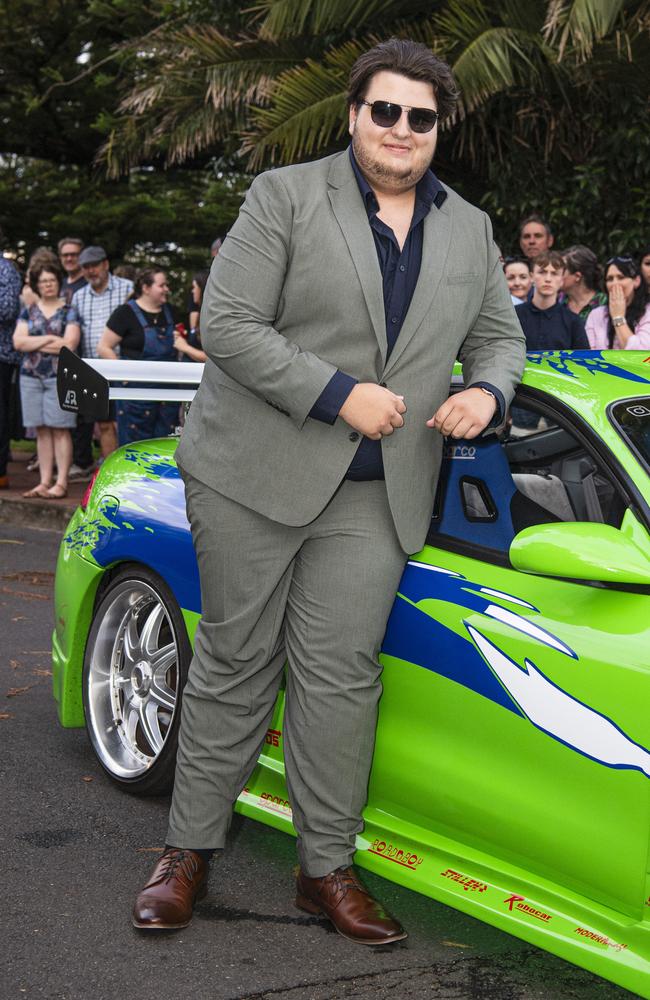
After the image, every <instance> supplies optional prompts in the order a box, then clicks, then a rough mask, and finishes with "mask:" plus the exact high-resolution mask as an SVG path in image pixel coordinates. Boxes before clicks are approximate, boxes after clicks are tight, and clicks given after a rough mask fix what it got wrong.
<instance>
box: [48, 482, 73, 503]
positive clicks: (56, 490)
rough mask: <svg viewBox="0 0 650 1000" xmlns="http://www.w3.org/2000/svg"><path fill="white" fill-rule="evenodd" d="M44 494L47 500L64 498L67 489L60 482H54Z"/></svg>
mask: <svg viewBox="0 0 650 1000" xmlns="http://www.w3.org/2000/svg"><path fill="white" fill-rule="evenodd" d="M45 495H46V496H47V498H48V499H49V500H64V499H65V497H67V495H68V491H67V489H66V488H65V486H61V483H55V484H54V486H51V487H50V489H49V490H48V491H47V493H46V494H45Z"/></svg>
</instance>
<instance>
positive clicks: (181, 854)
mask: <svg viewBox="0 0 650 1000" xmlns="http://www.w3.org/2000/svg"><path fill="white" fill-rule="evenodd" d="M161 866H162V868H161V875H162V877H163V880H164V881H165V882H170V881H171V880H172V879H173V878H180V879H181V880H183V881H185V882H186V883H187V884H188V885H189V884H190V883H191V881H192V879H193V878H194V876H195V874H196V872H197V871H198V867H199V866H198V862H197V860H196V858H195V857H194V856H193V855H192V854H190V853H189V852H188V851H170V852H169V853H168V854H163V856H162V858H161Z"/></svg>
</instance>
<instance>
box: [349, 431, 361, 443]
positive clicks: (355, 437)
mask: <svg viewBox="0 0 650 1000" xmlns="http://www.w3.org/2000/svg"><path fill="white" fill-rule="evenodd" d="M358 440H359V434H357V432H356V431H352V433H351V434H350V441H358Z"/></svg>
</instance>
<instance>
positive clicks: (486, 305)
mask: <svg viewBox="0 0 650 1000" xmlns="http://www.w3.org/2000/svg"><path fill="white" fill-rule="evenodd" d="M483 219H484V225H485V240H486V244H487V256H486V276H485V291H484V294H483V301H482V303H481V307H480V309H479V312H478V315H477V316H476V319H475V320H474V322H473V324H472V326H471V328H470V330H469V331H468V333H467V336H466V337H465V340H464V341H463V344H462V346H461V349H460V352H459V360H460V361H461V363H462V366H463V380H464V382H465V385H473V384H475V383H477V382H479V383H480V382H489V383H491V384H492V385H494V386H496V387H497V389H499V390H500V391H501V393H502V394H503V398H504V400H505V405H506V407H507V406H509V405H510V402H511V400H512V397H513V396H514V392H515V388H516V387H517V385H518V383H519V381H520V379H521V374H522V372H523V369H524V364H525V362H526V339H525V337H524V332H523V330H522V328H521V324H520V322H519V320H518V318H517V315H516V313H515V310H514V308H513V305H512V301H511V299H510V292H509V291H508V285H507V284H506V280H505V277H504V274H503V268H502V266H501V262H500V260H499V251H498V249H497V247H496V245H495V243H494V240H493V239H492V225H491V223H490V220H489V219H488V217H487V215H483Z"/></svg>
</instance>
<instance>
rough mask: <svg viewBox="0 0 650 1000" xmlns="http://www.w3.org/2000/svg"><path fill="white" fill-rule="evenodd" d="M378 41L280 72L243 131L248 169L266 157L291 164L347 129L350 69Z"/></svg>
mask: <svg viewBox="0 0 650 1000" xmlns="http://www.w3.org/2000/svg"><path fill="white" fill-rule="evenodd" d="M377 41H378V39H376V38H374V36H370V38H368V37H367V36H366V37H365V38H364V39H363V41H349V42H345V43H344V44H343V45H341V46H338V47H337V48H336V49H332V50H331V51H330V52H328V53H327V55H326V56H325V59H324V60H323V62H320V63H319V62H316V61H315V60H313V59H307V60H306V61H305V64H304V65H302V66H299V67H296V68H294V69H292V70H288V71H287V72H285V73H283V74H281V76H280V77H278V79H277V80H276V81H275V83H274V86H273V94H272V100H271V103H270V105H269V107H264V108H258V109H253V110H252V113H251V125H252V127H251V128H250V129H249V130H248V131H247V132H245V133H244V136H243V143H242V149H241V152H242V153H243V154H246V155H248V157H249V161H248V165H249V168H250V169H253V170H255V169H259V167H260V165H261V164H262V162H263V161H264V160H265V159H270V160H271V162H276V161H279V162H282V163H290V162H292V161H294V160H297V159H302V158H304V157H306V156H310V155H312V154H313V153H316V152H318V151H319V150H320V149H323V148H326V147H327V146H328V145H329V144H330V143H331V142H332V141H334V140H337V139H340V138H341V136H342V135H344V134H345V131H346V129H347V114H346V90H347V79H348V74H349V72H350V68H351V66H352V64H353V63H354V61H355V60H356V59H357V58H358V57H359V55H360V54H361V53H362V52H363V51H365V50H366V49H367V48H368V46H369V45H372V44H375V43H376V42H377Z"/></svg>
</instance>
